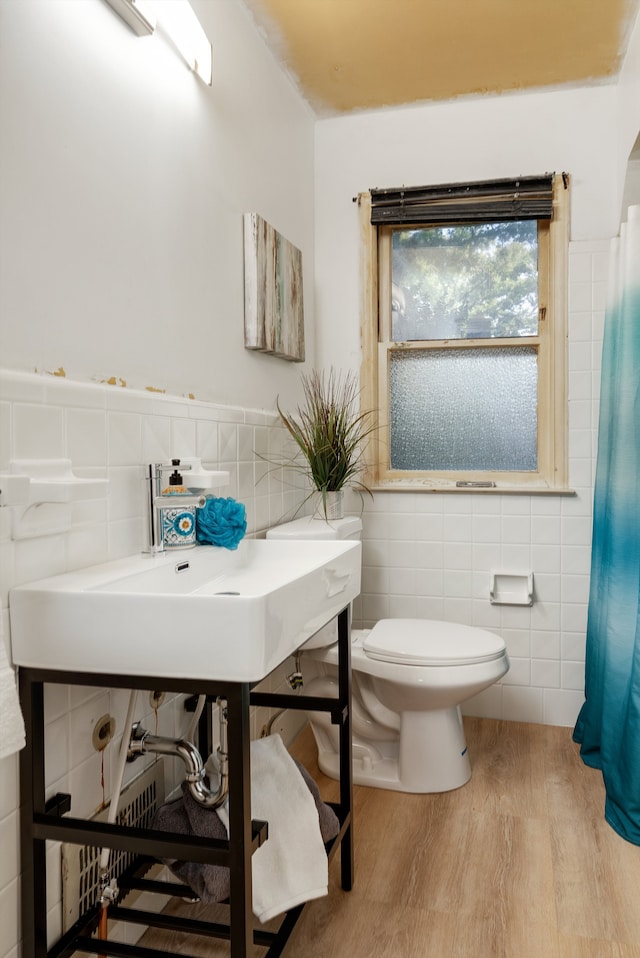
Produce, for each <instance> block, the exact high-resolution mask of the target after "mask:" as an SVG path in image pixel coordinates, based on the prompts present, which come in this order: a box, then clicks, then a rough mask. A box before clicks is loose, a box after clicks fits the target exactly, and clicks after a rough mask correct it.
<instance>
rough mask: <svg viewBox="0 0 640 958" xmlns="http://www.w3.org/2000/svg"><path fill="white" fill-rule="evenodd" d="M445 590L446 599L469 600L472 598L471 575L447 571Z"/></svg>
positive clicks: (444, 578)
mask: <svg viewBox="0 0 640 958" xmlns="http://www.w3.org/2000/svg"><path fill="white" fill-rule="evenodd" d="M443 588H444V595H445V598H452V597H459V598H460V599H465V598H467V599H469V598H470V596H471V573H470V572H463V571H457V570H449V569H445V570H444V577H443Z"/></svg>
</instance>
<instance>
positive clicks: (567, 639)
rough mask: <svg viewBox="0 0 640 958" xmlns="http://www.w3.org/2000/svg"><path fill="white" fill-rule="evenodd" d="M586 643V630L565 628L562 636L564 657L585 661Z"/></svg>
mask: <svg viewBox="0 0 640 958" xmlns="http://www.w3.org/2000/svg"><path fill="white" fill-rule="evenodd" d="M586 644H587V637H586V635H585V633H584V632H568V631H566V630H565V631H564V632H563V633H562V637H561V649H562V658H563V659H571V660H573V661H574V662H583V663H584V660H585V649H586Z"/></svg>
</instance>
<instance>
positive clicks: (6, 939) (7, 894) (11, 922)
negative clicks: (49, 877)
mask: <svg viewBox="0 0 640 958" xmlns="http://www.w3.org/2000/svg"><path fill="white" fill-rule="evenodd" d="M18 902H19V897H18V880H17V879H16V880H15V881H13V882H11V884H9V885H7V886H6V888H3V889H2V891H0V929H1V931H2V937H1V938H0V954H5V952H6V954H7V955H8V954H9V953H10V951H11V950H12V947H13V943H14V942H16V941H18V908H19V904H18Z"/></svg>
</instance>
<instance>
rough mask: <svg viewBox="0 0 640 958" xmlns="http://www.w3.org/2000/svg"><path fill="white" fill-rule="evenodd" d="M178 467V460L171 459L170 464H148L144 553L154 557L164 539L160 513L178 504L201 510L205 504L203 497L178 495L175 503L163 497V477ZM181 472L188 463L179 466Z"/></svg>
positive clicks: (160, 549)
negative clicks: (146, 545)
mask: <svg viewBox="0 0 640 958" xmlns="http://www.w3.org/2000/svg"><path fill="white" fill-rule="evenodd" d="M178 466H180V460H179V459H172V460H171V462H155V463H149V465H148V467H147V469H148V472H147V476H146V480H147V482H148V483H149V488H148V490H147V493H148V494H147V504H148V517H149V545H148V548H147V549H145V552H150V553H151V554H152V555H155V554H156V553H158V552H164V537H163V534H162V513H163V510H165V509H175V508H176V505H178V503H179V504H180V506H195V507H196V509H201V508H202V507H203V506H204V504H205V503H206V501H207V500H206V497H205V496H196V495H180V496H179V497H178V501H177V502H176V498H177V497H176V496H175V495H163V493H162V487H163V475H164V473H165V472H168V471H169V470H171V469H177V468H178ZM180 469H181V470H182V471H183V472H187V471H188V470H189V469H191V466H190V465H189V464H188V463H185V465H183V466H180Z"/></svg>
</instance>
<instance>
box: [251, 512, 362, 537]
mask: <svg viewBox="0 0 640 958" xmlns="http://www.w3.org/2000/svg"><path fill="white" fill-rule="evenodd" d="M361 536H362V519H361V518H360V517H359V516H344V518H342V519H324V518H322V517H320V518H316V517H315V516H303V517H302V518H301V519H294V520H293V522H284V523H283V524H282V525H281V526H274V527H273V528H272V529H269V531H268V532H267V539H360V538H361Z"/></svg>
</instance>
